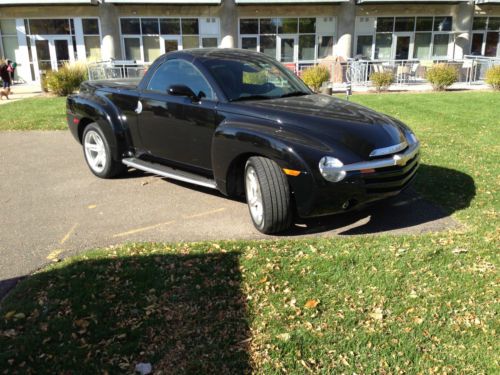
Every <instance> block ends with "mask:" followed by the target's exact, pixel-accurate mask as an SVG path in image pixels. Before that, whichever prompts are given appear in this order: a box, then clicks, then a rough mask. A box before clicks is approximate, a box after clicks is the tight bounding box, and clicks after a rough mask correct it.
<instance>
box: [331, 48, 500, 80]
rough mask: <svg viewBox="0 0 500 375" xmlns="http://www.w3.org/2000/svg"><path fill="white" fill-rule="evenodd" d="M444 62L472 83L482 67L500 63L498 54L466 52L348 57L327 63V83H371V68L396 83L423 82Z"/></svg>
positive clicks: (486, 68) (462, 78) (484, 71)
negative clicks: (435, 56)
mask: <svg viewBox="0 0 500 375" xmlns="http://www.w3.org/2000/svg"><path fill="white" fill-rule="evenodd" d="M438 63H445V64H447V65H452V66H455V67H456V69H457V72H458V82H462V83H467V84H474V83H483V81H484V75H485V73H486V71H487V70H488V69H489V68H491V67H492V66H495V65H500V58H495V57H484V56H470V55H466V56H464V58H463V59H460V60H447V59H440V60H418V59H412V60H358V59H348V60H347V61H346V62H334V63H331V66H330V72H331V85H332V86H335V85H336V84H337V85H345V84H351V85H357V86H368V85H370V84H371V82H370V75H371V74H372V73H375V72H390V73H392V75H393V77H394V83H395V84H396V85H403V84H404V85H408V84H410V85H411V84H425V83H427V80H426V72H427V70H428V69H429V68H430V67H432V66H433V65H434V64H438Z"/></svg>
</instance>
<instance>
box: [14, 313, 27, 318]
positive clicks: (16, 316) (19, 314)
mask: <svg viewBox="0 0 500 375" xmlns="http://www.w3.org/2000/svg"><path fill="white" fill-rule="evenodd" d="M14 318H16V319H24V318H26V315H24V314H23V313H17V314H15V315H14Z"/></svg>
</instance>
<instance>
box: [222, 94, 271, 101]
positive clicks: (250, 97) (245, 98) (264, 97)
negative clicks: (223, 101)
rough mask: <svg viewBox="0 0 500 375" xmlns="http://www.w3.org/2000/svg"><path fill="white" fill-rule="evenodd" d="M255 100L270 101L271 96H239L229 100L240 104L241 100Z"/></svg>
mask: <svg viewBox="0 0 500 375" xmlns="http://www.w3.org/2000/svg"><path fill="white" fill-rule="evenodd" d="M256 99H272V97H271V96H266V95H249V96H240V97H239V98H235V99H231V100H230V101H231V102H240V101H243V100H256Z"/></svg>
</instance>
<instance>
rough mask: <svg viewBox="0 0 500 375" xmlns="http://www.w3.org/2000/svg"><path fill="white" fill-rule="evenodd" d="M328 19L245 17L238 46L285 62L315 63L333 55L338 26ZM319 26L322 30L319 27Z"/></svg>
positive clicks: (240, 22)
mask: <svg viewBox="0 0 500 375" xmlns="http://www.w3.org/2000/svg"><path fill="white" fill-rule="evenodd" d="M334 22H335V21H334V19H333V18H332V17H330V18H329V19H328V18H325V19H323V18H313V17H303V18H291V17H283V18H242V19H240V21H239V36H240V39H239V46H240V48H243V49H249V50H253V51H259V52H262V53H264V54H266V55H268V56H270V57H272V58H274V59H276V60H278V61H281V62H286V63H297V62H304V63H310V64H312V63H314V62H315V61H317V59H322V58H326V57H329V56H332V54H333V47H334V44H335V37H334V30H335V24H334ZM318 23H320V24H321V28H318Z"/></svg>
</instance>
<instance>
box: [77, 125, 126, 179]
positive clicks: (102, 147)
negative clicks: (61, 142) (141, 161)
mask: <svg viewBox="0 0 500 375" xmlns="http://www.w3.org/2000/svg"><path fill="white" fill-rule="evenodd" d="M82 139H83V141H82V143H83V154H84V155H85V161H86V162H87V165H88V166H89V168H90V170H91V171H92V173H93V174H95V175H96V176H97V177H101V178H112V177H115V176H117V175H118V174H120V173H122V172H123V171H124V170H125V166H124V165H123V164H122V163H120V162H118V161H116V160H113V158H112V157H111V148H110V146H109V142H108V140H107V139H106V137H105V135H104V133H103V132H102V130H101V129H100V128H99V126H98V125H97V124H96V123H95V122H94V123H91V124H89V125H87V127H86V128H85V130H84V131H83V137H82Z"/></svg>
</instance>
